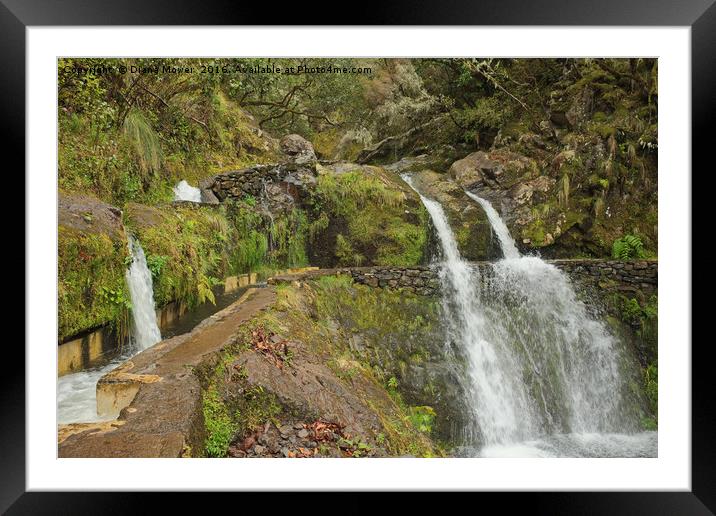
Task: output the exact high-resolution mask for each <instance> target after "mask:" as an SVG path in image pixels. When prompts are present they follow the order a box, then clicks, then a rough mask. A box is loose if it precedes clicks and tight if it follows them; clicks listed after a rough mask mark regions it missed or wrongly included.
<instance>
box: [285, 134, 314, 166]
mask: <svg viewBox="0 0 716 516" xmlns="http://www.w3.org/2000/svg"><path fill="white" fill-rule="evenodd" d="M280 146H281V150H282V151H283V152H284V153H285V154H287V155H288V156H289V158H290V159H291V161H293V162H294V163H298V164H302V163H310V162H314V161H316V152H315V151H314V150H313V145H311V142H309V141H308V140H306V139H305V138H304V137H303V136H300V135H298V134H288V135H286V136H284V137H283V138H282V139H281V142H280Z"/></svg>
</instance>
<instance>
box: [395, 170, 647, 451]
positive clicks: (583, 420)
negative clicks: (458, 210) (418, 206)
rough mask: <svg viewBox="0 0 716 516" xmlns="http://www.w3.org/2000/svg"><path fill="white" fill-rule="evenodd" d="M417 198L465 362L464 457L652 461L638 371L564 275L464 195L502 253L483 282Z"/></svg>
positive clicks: (431, 209) (434, 210)
mask: <svg viewBox="0 0 716 516" xmlns="http://www.w3.org/2000/svg"><path fill="white" fill-rule="evenodd" d="M402 177H403V179H404V180H405V181H406V182H407V183H408V184H409V185H410V186H411V187H412V188H413V189H414V190H415V187H414V186H413V184H412V181H411V179H410V177H409V176H407V175H404V176H402ZM416 192H417V190H416ZM418 194H419V195H420V198H421V200H422V202H423V204H424V205H425V207H426V209H427V211H428V213H429V214H430V217H431V219H432V221H433V224H434V226H435V229H436V232H437V234H438V237H439V239H440V242H441V247H442V250H443V262H442V263H441V264H440V278H441V282H442V287H443V292H444V299H443V308H444V314H445V317H446V320H447V323H448V327H449V330H448V331H449V335H448V337H449V339H450V340H451V341H452V342H454V343H456V344H457V346H458V348H460V350H461V352H462V353H463V354H464V356H465V359H466V360H465V362H466V365H467V367H466V369H467V371H466V373H465V376H466V380H467V381H466V384H467V389H466V390H467V392H468V400H467V404H468V406H469V407H470V409H471V412H472V414H471V415H472V417H473V420H474V424H473V426H472V428H468V429H467V432H466V437H467V441H468V443H470V444H469V446H468V447H467V450H466V454H469V455H475V454H477V455H480V456H552V457H554V456H655V455H656V432H641V433H635V432H637V431H638V428H639V420H640V417H641V416H642V415H643V409H642V407H643V396H642V395H641V393H640V392H639V389H638V387H637V388H636V389H635V388H634V386H635V385H636V386H638V385H639V381H640V379H639V373H638V367H637V365H636V363H635V362H634V360H633V357H631V356H630V354H629V353H628V350H627V349H626V346H625V345H624V343H622V342H620V341H619V340H618V339H616V338H614V337H613V336H612V335H611V334H610V332H609V331H608V329H607V328H606V326H605V325H604V324H603V323H601V322H600V321H599V320H598V319H597V318H596V317H595V316H594V315H593V314H592V313H590V311H589V310H588V309H587V307H586V306H585V305H584V303H583V302H582V301H581V300H580V299H578V298H577V295H576V293H575V290H574V288H573V286H572V284H571V282H570V280H569V278H568V277H567V276H566V274H564V273H563V272H562V271H560V270H559V269H557V268H556V267H554V266H553V265H550V264H548V263H546V262H544V261H542V260H541V259H539V258H537V257H532V256H527V257H521V256H520V254H519V252H518V251H517V248H516V246H515V244H514V241H513V240H512V238H511V236H510V234H509V231H508V230H507V227H506V226H505V224H504V222H503V221H502V220H501V219H500V217H499V215H498V214H497V212H496V211H495V210H494V208H493V207H492V206H491V205H490V203H489V202H487V201H486V200H484V199H481V198H480V197H478V196H476V195H474V194H469V195H470V197H471V198H472V199H474V200H475V201H476V202H478V203H480V205H481V206H482V207H483V209H484V210H485V213H486V214H487V216H488V218H489V220H490V222H491V224H492V227H493V230H494V231H495V233H496V234H497V235H498V238H499V240H500V245H501V247H502V250H503V254H504V255H505V259H503V260H501V261H499V262H497V263H495V264H492V266H491V267H485V268H484V269H483V271H482V274H481V273H480V271H478V270H477V269H476V268H473V267H471V266H470V264H469V263H467V262H464V261H463V260H462V258H461V257H460V254H459V250H458V247H457V244H456V242H455V238H454V235H453V233H452V230H451V228H450V226H449V224H448V221H447V218H446V216H445V213H444V211H443V209H442V207H441V206H440V204H439V203H437V202H436V201H434V200H431V199H427V198H425V197H424V196H422V195H421V194H420V192H418Z"/></svg>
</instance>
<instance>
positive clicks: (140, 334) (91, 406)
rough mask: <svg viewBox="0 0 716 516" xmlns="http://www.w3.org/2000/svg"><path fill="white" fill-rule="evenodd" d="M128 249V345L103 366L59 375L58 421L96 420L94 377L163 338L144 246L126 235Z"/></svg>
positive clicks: (95, 386)
mask: <svg viewBox="0 0 716 516" xmlns="http://www.w3.org/2000/svg"><path fill="white" fill-rule="evenodd" d="M129 250H130V252H131V254H132V264H131V265H130V267H129V268H128V269H127V271H126V273H125V279H126V282H127V288H128V289H129V295H130V298H131V301H132V324H131V328H130V340H131V346H130V349H129V350H127V352H126V353H124V354H123V355H121V356H119V357H117V358H115V359H114V360H112V361H111V362H110V363H108V364H105V365H104V366H101V367H96V368H93V369H88V370H86V371H81V372H78V373H74V374H68V375H64V376H62V377H60V378H59V379H58V381H57V421H58V423H60V424H62V423H74V422H90V421H97V420H99V419H100V418H99V416H98V415H97V381H98V380H99V379H100V378H101V377H102V376H104V375H105V374H107V373H108V372H110V371H111V370H112V369H114V368H115V367H117V366H118V365H119V364H121V363H122V362H124V361H125V360H127V359H128V358H131V357H132V356H133V355H134V354H136V353H138V352H140V351H142V350H143V349H146V348H148V347H150V346H152V345H153V344H156V343H157V342H159V341H160V340H161V338H162V336H161V333H160V331H159V326H158V325H157V318H156V312H155V310H154V290H153V286H152V273H151V272H150V270H149V268H148V267H147V260H146V257H145V256H144V250H143V249H142V246H141V245H140V244H139V242H138V241H137V240H135V239H134V238H132V237H130V238H129Z"/></svg>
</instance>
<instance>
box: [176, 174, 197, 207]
mask: <svg viewBox="0 0 716 516" xmlns="http://www.w3.org/2000/svg"><path fill="white" fill-rule="evenodd" d="M174 200H175V201H191V202H201V190H199V189H198V188H197V187H195V186H191V185H190V184H189V183H187V182H186V181H185V180H184V179H182V180H181V181H179V182H178V183H177V185H176V186H175V187H174Z"/></svg>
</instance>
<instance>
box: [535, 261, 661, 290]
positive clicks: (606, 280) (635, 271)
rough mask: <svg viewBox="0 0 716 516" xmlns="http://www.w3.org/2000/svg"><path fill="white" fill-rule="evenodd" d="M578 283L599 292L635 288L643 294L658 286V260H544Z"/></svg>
mask: <svg viewBox="0 0 716 516" xmlns="http://www.w3.org/2000/svg"><path fill="white" fill-rule="evenodd" d="M548 262H549V263H551V264H553V265H555V266H557V267H559V268H560V269H562V270H563V271H564V272H566V273H567V274H568V275H569V277H570V278H571V279H572V281H574V282H575V283H577V284H580V285H581V286H586V287H591V288H593V289H595V290H596V291H597V293H599V294H603V293H608V292H622V293H625V294H630V293H634V292H637V291H640V292H642V293H643V294H645V295H647V296H648V295H651V294H653V293H656V291H657V289H658V277H659V262H658V260H634V261H618V260H548Z"/></svg>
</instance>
